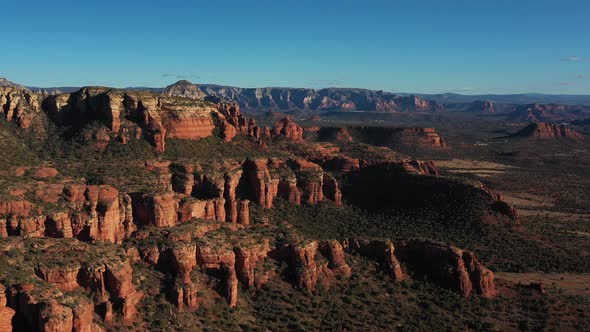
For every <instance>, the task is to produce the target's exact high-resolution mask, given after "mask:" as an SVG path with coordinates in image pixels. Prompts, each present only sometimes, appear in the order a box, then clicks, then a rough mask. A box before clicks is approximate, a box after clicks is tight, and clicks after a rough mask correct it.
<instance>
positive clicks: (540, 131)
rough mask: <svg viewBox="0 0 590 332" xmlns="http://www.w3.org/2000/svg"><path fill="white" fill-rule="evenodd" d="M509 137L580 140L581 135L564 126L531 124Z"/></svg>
mask: <svg viewBox="0 0 590 332" xmlns="http://www.w3.org/2000/svg"><path fill="white" fill-rule="evenodd" d="M511 137H525V138H539V139H556V138H572V139H580V138H582V137H583V135H582V134H580V133H578V132H576V131H575V130H573V129H571V128H570V127H568V126H566V125H564V124H553V123H531V124H530V125H528V126H526V127H525V128H523V129H521V130H520V131H519V132H517V133H516V134H514V135H512V136H511Z"/></svg>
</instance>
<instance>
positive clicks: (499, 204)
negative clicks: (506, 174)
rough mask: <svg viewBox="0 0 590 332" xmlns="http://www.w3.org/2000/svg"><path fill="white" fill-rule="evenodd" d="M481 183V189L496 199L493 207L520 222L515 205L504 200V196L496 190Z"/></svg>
mask: <svg viewBox="0 0 590 332" xmlns="http://www.w3.org/2000/svg"><path fill="white" fill-rule="evenodd" d="M479 185H480V188H481V190H482V191H483V192H484V193H486V194H487V195H488V196H490V197H491V198H492V199H493V200H494V201H495V202H494V203H492V209H493V210H494V211H497V212H499V213H501V214H503V215H505V216H507V217H508V218H510V220H512V221H514V222H516V223H518V222H519V219H518V210H517V209H516V208H515V207H514V206H512V205H510V204H508V203H506V202H505V201H504V198H503V197H502V195H500V194H498V193H497V192H495V191H494V190H492V189H490V188H488V187H486V186H485V185H484V184H483V183H480V184H479Z"/></svg>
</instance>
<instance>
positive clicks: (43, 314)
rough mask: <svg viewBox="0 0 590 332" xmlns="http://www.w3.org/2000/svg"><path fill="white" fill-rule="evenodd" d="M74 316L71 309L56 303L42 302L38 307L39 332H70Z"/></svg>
mask: <svg viewBox="0 0 590 332" xmlns="http://www.w3.org/2000/svg"><path fill="white" fill-rule="evenodd" d="M73 323H74V314H73V312H72V309H71V308H68V307H66V306H64V305H61V304H59V303H57V302H56V301H50V302H43V303H41V304H40V305H39V330H40V331H55V332H71V331H72V328H73Z"/></svg>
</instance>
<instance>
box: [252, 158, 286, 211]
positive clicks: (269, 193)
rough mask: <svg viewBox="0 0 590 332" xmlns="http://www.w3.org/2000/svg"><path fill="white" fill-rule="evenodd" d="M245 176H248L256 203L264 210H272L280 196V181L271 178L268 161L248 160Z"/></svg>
mask: <svg viewBox="0 0 590 332" xmlns="http://www.w3.org/2000/svg"><path fill="white" fill-rule="evenodd" d="M244 175H245V176H247V179H248V181H249V183H250V186H251V188H252V191H253V192H254V197H255V199H256V202H257V203H258V204H259V205H260V206H262V207H264V208H271V207H272V206H273V200H274V199H275V197H276V196H277V194H278V187H279V181H278V179H273V178H271V176H270V172H269V170H268V159H253V160H251V159H248V160H246V161H245V162H244Z"/></svg>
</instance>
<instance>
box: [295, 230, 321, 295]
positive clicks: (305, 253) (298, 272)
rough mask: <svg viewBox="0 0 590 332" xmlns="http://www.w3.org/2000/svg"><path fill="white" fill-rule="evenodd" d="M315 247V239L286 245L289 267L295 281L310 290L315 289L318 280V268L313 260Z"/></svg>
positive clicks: (316, 245) (316, 243) (316, 246)
mask: <svg viewBox="0 0 590 332" xmlns="http://www.w3.org/2000/svg"><path fill="white" fill-rule="evenodd" d="M317 249H318V242H317V241H311V242H309V243H306V244H298V245H291V246H289V247H288V250H289V251H288V252H289V253H288V257H289V263H290V269H291V273H292V274H293V277H294V278H295V283H296V285H297V286H299V287H300V288H304V289H306V290H308V291H310V292H313V291H314V290H315V287H316V284H317V281H318V269H317V265H316V262H315V255H316V252H317Z"/></svg>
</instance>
